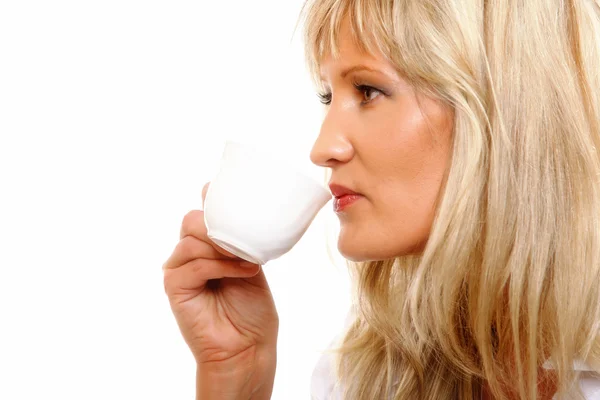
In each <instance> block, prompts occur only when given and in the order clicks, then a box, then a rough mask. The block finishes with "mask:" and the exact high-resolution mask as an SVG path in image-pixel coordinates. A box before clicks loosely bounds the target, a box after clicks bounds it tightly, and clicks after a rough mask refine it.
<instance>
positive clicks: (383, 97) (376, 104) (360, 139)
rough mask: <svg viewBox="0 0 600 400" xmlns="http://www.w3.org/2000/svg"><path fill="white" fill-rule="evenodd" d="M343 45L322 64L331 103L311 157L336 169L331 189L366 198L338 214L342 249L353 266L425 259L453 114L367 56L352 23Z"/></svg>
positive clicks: (381, 60) (386, 64)
mask: <svg viewBox="0 0 600 400" xmlns="http://www.w3.org/2000/svg"><path fill="white" fill-rule="evenodd" d="M339 45H340V57H339V58H337V59H332V58H331V57H325V58H324V59H323V60H321V61H322V62H321V78H322V80H323V84H324V87H325V88H326V93H324V96H322V97H323V98H322V100H323V101H324V102H325V103H329V104H328V105H327V113H326V116H325V119H324V121H323V125H322V127H321V131H320V134H319V137H318V138H317V140H316V142H315V144H314V146H313V149H312V151H311V160H312V162H313V163H315V164H317V165H320V166H323V167H328V168H331V181H330V184H337V185H341V186H344V187H346V188H348V189H350V190H352V191H354V192H357V193H359V194H360V195H361V196H360V197H359V198H358V200H356V201H354V202H353V203H351V204H350V205H349V206H347V207H345V208H343V209H342V210H341V211H337V212H336V213H337V215H338V217H339V220H340V236H339V240H338V249H339V251H340V252H341V254H342V255H343V256H344V257H346V258H347V259H349V260H352V261H368V260H382V259H387V258H393V257H395V256H400V255H405V254H415V253H419V252H421V251H422V250H423V247H424V245H425V243H426V241H427V238H428V236H429V232H430V228H431V225H432V222H433V217H434V212H435V202H436V199H437V197H438V193H439V191H440V187H441V185H442V182H443V180H444V176H445V172H446V170H447V168H448V166H449V160H450V151H451V143H452V126H453V114H452V110H451V109H450V108H449V107H447V106H444V105H443V104H442V103H441V102H438V101H434V100H433V99H431V98H427V97H424V96H419V100H417V97H416V94H415V92H414V91H413V89H412V87H411V86H409V85H408V84H407V82H406V81H405V80H403V79H402V78H401V77H400V76H399V75H398V74H397V72H396V70H395V68H394V67H393V66H392V65H391V64H390V63H389V62H387V61H386V60H385V59H384V58H383V57H381V56H380V55H378V54H375V55H368V54H365V53H361V52H360V50H359V48H358V47H357V46H356V45H355V44H354V43H353V42H352V39H351V36H350V31H349V26H348V24H347V23H345V24H343V25H342V31H341V40H340V43H339ZM334 194H335V193H334Z"/></svg>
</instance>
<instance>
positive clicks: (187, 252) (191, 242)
mask: <svg viewBox="0 0 600 400" xmlns="http://www.w3.org/2000/svg"><path fill="white" fill-rule="evenodd" d="M177 247H178V251H179V254H180V255H181V256H183V257H184V258H192V257H193V256H194V255H195V253H198V251H197V247H198V246H197V245H196V240H195V239H194V238H193V237H190V236H186V237H184V238H183V239H181V240H180V241H179V244H178V245H177Z"/></svg>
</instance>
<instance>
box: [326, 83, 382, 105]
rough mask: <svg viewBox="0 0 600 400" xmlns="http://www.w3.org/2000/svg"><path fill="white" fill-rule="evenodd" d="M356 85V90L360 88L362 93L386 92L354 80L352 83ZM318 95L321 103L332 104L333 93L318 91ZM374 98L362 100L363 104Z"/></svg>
mask: <svg viewBox="0 0 600 400" xmlns="http://www.w3.org/2000/svg"><path fill="white" fill-rule="evenodd" d="M352 85H353V86H354V88H355V89H356V90H358V91H359V92H360V93H361V94H364V93H365V92H367V91H375V92H379V93H381V94H384V95H385V93H384V92H383V91H382V90H379V89H377V88H374V87H373V86H369V85H363V84H360V83H356V82H354V83H353V84H352ZM317 96H318V97H319V100H320V101H321V103H323V104H325V105H326V106H328V105H330V104H331V97H332V96H331V93H318V94H317ZM371 101H372V100H368V101H361V104H362V105H365V104H368V103H370V102H371Z"/></svg>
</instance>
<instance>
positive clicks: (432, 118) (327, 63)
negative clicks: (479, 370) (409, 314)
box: [310, 21, 556, 400]
mask: <svg viewBox="0 0 600 400" xmlns="http://www.w3.org/2000/svg"><path fill="white" fill-rule="evenodd" d="M339 37H340V41H339V50H340V52H339V57H337V58H335V59H334V58H333V57H331V55H328V56H326V57H324V58H323V59H322V60H321V71H320V72H321V80H322V84H323V87H324V88H325V90H326V92H325V93H322V94H320V96H321V97H322V101H323V102H324V103H328V102H329V104H327V105H326V116H325V119H324V121H323V124H322V127H321V131H320V133H319V136H318V138H317V140H316V142H315V144H314V146H313V149H312V151H311V155H310V157H311V160H312V162H313V163H314V164H316V165H318V166H321V167H326V168H331V181H330V183H332V182H333V183H336V184H339V185H342V186H345V187H347V188H348V189H350V190H353V191H355V192H358V193H360V194H361V195H362V197H361V198H360V199H359V200H358V201H356V202H355V203H354V204H353V205H351V206H350V207H347V208H346V209H344V210H343V211H341V212H339V213H338V214H337V215H338V217H339V220H340V235H339V238H338V249H339V251H340V253H341V254H342V255H343V256H344V257H345V258H347V259H349V260H351V261H371V260H383V259H389V258H394V257H398V256H402V255H408V254H418V253H420V252H421V251H422V250H423V248H424V246H425V244H426V243H427V239H428V237H429V233H430V231H431V226H432V223H433V219H434V213H435V208H436V201H437V200H438V197H439V194H440V190H441V188H442V187H443V184H444V182H445V178H446V174H447V171H448V168H449V165H450V159H451V149H452V128H453V120H454V114H453V110H452V109H451V108H450V107H447V106H446V105H444V104H443V103H441V102H440V101H438V100H436V99H433V98H430V97H427V96H425V95H422V94H417V93H416V92H415V90H414V89H413V88H412V87H411V86H410V85H409V84H408V82H407V81H406V80H405V79H403V78H402V76H401V75H400V74H399V73H398V71H397V70H396V69H395V67H394V66H393V65H392V64H391V63H390V62H389V61H388V60H386V59H385V57H384V56H383V55H381V54H377V53H375V54H368V53H365V52H362V51H361V49H360V48H359V47H358V46H357V45H356V44H355V43H354V42H353V41H352V35H351V31H350V26H349V24H348V23H347V21H344V22H343V23H342V26H341V31H340V36H339ZM361 66H364V67H367V68H368V69H369V70H364V69H360V67H361ZM348 71H350V72H348ZM355 85H363V87H360V88H357V87H356V86H355ZM364 86H369V87H371V88H368V87H367V88H366V87H364ZM538 373H539V374H540V377H541V378H542V379H541V380H542V381H543V382H540V385H539V387H538V389H539V393H540V399H543V400H546V399H548V400H549V399H551V398H552V395H553V394H554V393H555V391H556V388H555V386H554V385H552V384H551V383H549V382H548V381H544V379H543V378H548V377H549V374H548V372H547V371H544V370H542V369H540V371H538ZM507 392H511V390H509V389H507ZM509 397H510V398H515V395H514V393H512V394H510V395H509ZM517 397H518V396H517ZM482 399H493V396H492V395H491V393H490V391H489V387H487V385H484V389H483V393H482Z"/></svg>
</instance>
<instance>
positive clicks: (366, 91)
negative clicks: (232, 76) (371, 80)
mask: <svg viewBox="0 0 600 400" xmlns="http://www.w3.org/2000/svg"><path fill="white" fill-rule="evenodd" d="M354 87H355V88H356V90H358V91H359V92H360V93H361V94H362V95H363V100H362V102H361V103H362V104H367V103H370V102H371V101H373V100H375V98H376V97H377V96H379V95H380V94H382V92H381V91H380V90H379V89H375V88H374V87H372V86H368V85H359V84H356V83H355V84H354Z"/></svg>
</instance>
